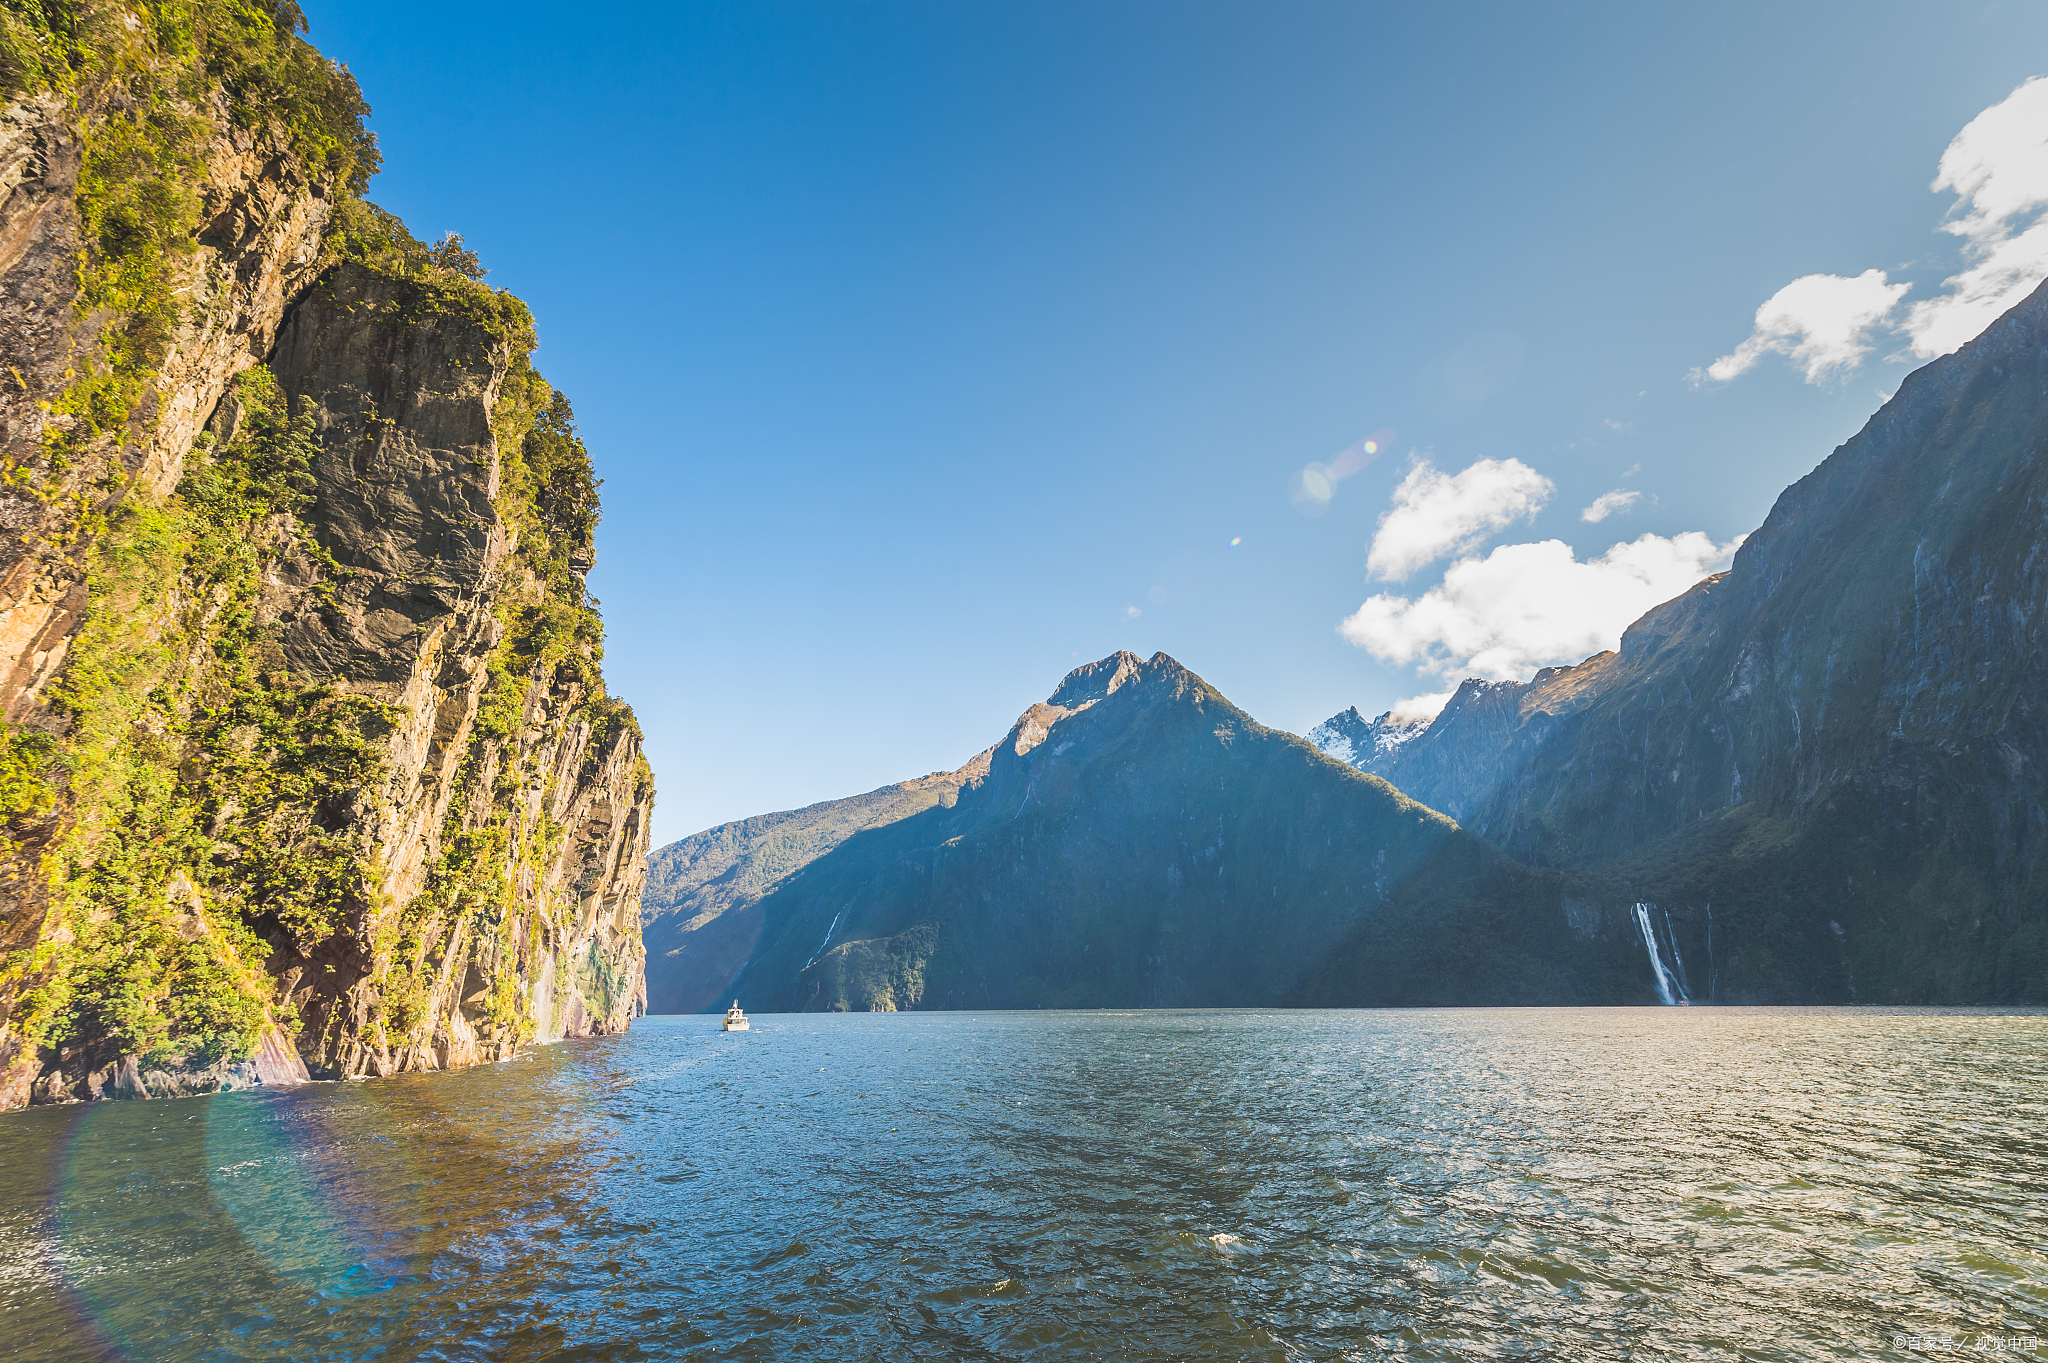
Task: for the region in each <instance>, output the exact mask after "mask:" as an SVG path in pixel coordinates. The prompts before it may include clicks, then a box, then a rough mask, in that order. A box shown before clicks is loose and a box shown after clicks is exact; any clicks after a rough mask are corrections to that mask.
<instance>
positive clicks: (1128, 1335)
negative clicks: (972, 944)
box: [0, 1008, 2048, 1360]
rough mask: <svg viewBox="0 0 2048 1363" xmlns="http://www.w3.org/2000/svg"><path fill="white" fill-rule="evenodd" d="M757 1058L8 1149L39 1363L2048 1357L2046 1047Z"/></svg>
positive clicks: (903, 1023)
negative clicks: (1951, 1340)
mask: <svg viewBox="0 0 2048 1363" xmlns="http://www.w3.org/2000/svg"><path fill="white" fill-rule="evenodd" d="M717 1026H718V1024H717V1020H716V1019H715V1018H697V1017H690V1018H647V1019H643V1020H641V1021H639V1022H637V1023H635V1024H634V1027H633V1029H632V1031H631V1032H630V1033H628V1034H626V1035H624V1036H619V1037H611V1038H600V1039H596V1040H591V1041H581V1042H568V1043H564V1044H561V1045H555V1046H548V1047H543V1048H540V1049H538V1050H537V1051H535V1052H533V1053H531V1054H530V1055H528V1056H527V1057H524V1058H522V1059H519V1060H515V1061H512V1062H508V1063H506V1064H502V1065H496V1066H489V1067H484V1068H479V1069H474V1070H468V1071H463V1072H458V1073H455V1074H444V1075H423V1076H413V1077H400V1078H396V1079H389V1080H379V1081H370V1082H365V1083H356V1084H322V1085H313V1086H308V1087H305V1088H301V1089H297V1090H291V1091H283V1092H263V1093H243V1094H231V1095H223V1096H217V1097H213V1098H207V1099H187V1100H181V1101H170V1102H131V1103H100V1104H94V1105H90V1106H82V1107H70V1108H62V1109H38V1110H34V1111H30V1112H27V1113H21V1114H16V1115H13V1116H9V1117H6V1118H0V1168H4V1169H5V1170H6V1174H7V1177H6V1179H5V1181H4V1185H0V1266H4V1268H0V1305H4V1312H0V1321H4V1322H5V1324H4V1326H0V1334H4V1336H5V1340H6V1349H7V1350H8V1351H9V1356H11V1357H16V1358H29V1359H60V1358H61V1359H70V1358H80V1357H94V1356H102V1357H116V1358H133V1359H152V1360H154V1359H245V1358H246V1359H272V1358H283V1357H290V1358H293V1359H298V1360H307V1359H415V1358H436V1359H439V1358H462V1359H468V1358H475V1359H541V1358H574V1359H641V1358H703V1359H725V1358H759V1359H780V1358H799V1357H808V1358H834V1359H836V1358H846V1359H868V1358H872V1359H904V1358H929V1359H953V1358H968V1359H973V1358H1043V1359H1068V1358H1073V1359H1141V1358H1159V1359H1320V1358H1354V1357H1372V1356H1378V1355H1381V1354H1392V1355H1398V1356H1401V1357H1407V1358H1417V1359H1466V1358H1506V1359H1514V1358H1554V1357H1555V1358H1564V1357H1569V1358H1616V1359H1622V1358H1632V1359H1650V1358H1701V1357H1738V1356H1739V1357H1744V1358H1756V1359H1775V1358H1831V1359H1832V1358H1845V1357H1851V1358H1885V1357H1901V1358H1904V1357H1924V1356H1925V1354H1924V1353H1921V1352H1919V1351H1918V1350H1919V1349H1920V1348H1922V1347H1924V1346H1925V1344H1926V1343H1927V1341H1928V1340H1929V1339H1936V1340H1938V1338H1939V1337H1940V1336H1943V1335H1954V1336H1958V1337H1959V1338H1958V1342H1959V1343H1964V1344H1967V1343H1968V1342H1969V1341H1970V1340H1972V1339H1973V1338H1975V1337H1977V1336H1979V1335H1995V1336H1999V1337H2002V1338H2006V1339H2010V1337H2012V1336H2014V1335H2022V1336H2025V1335H2033V1336H2040V1337H2044V1338H2048V1264H2044V1262H2043V1257H2042V1254H2041V1251H2040V1245H2041V1243H2042V1241H2043V1239H2044V1236H2043V1235H2042V1226H2043V1224H2044V1216H2043V1213H2044V1210H2048V1121H2044V1118H2048V1018H2044V1017H2042V1016H2040V1015H2038V1014H2009V1013H1998V1014H1994V1013H1956V1012H1935V1011H1884V1012H1879V1011H1869V1010H1802V1009H1757V1010H1742V1009H1706V1008H1693V1009H1602V1010H1499V1011H1444V1012H1256V1011H1252V1012H1240V1011H1230V1012H1143V1013H1007V1014H1005V1013H995V1014H980V1015H974V1014H945V1013H935V1014H884V1015H857V1016H844V1015H840V1016H779V1017H763V1018H757V1019H756V1020H755V1025H754V1030H753V1031H752V1032H750V1033H745V1034H735V1035H725V1034H722V1033H720V1032H719V1031H718V1030H717ZM1916 1341H1917V1342H1916ZM2025 1356H2029V1357H2031V1356H2034V1355H2033V1352H2032V1350H2031V1349H2029V1350H2028V1351H2027V1353H2026V1355H2025Z"/></svg>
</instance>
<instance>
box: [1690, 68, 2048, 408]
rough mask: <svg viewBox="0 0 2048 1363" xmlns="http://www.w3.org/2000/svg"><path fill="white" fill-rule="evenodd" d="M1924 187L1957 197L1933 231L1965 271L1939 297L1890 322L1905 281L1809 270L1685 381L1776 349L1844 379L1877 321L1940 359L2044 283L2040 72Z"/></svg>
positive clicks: (2047, 178)
mask: <svg viewBox="0 0 2048 1363" xmlns="http://www.w3.org/2000/svg"><path fill="white" fill-rule="evenodd" d="M1929 188H1931V189H1933V190H1934V192H1935V193H1937V194H1939V193H1941V192H1943V191H1945V190H1946V191H1953V192H1954V193H1955V194H1956V195H1957V196H1958V198H1957V201H1956V204H1955V206H1954V207H1953V208H1951V209H1950V210H1949V214H1948V220H1947V221H1946V222H1944V223H1943V224H1942V225H1941V230H1942V231H1944V232H1948V233H1951V234H1952V235H1954V236H1958V237H1961V238H1962V239H1963V262H1964V268H1963V269H1962V270H1961V271H1959V272H1958V273H1956V274H1953V275H1950V276H1949V277H1948V278H1947V279H1945V280H1943V281H1942V288H1943V290H1944V292H1943V293H1942V294H1941V295H1940V296H1939V297H1936V298H1927V299H1922V300H1921V301H1920V302H1917V303H1915V304H1913V305H1912V306H1911V307H1910V308H1908V309H1906V313H1905V316H1904V317H1903V318H1899V319H1896V320H1895V319H1894V318H1893V309H1894V308H1895V307H1896V305H1897V304H1898V301H1899V299H1900V298H1901V297H1903V296H1904V295H1905V293H1906V291H1907V289H1908V288H1910V287H1911V286H1910V285H1908V284H1892V283H1889V282H1887V280H1886V278H1885V274H1884V271H1882V270H1865V271H1864V272H1863V273H1862V274H1860V275H1854V276H1850V275H1828V274H1810V275H1805V276H1803V277H1801V278H1799V279H1795V280H1793V281H1792V282H1791V283H1790V284H1787V285H1786V286H1785V287H1784V288H1782V289H1780V290H1778V291H1777V292H1776V293H1775V294H1772V295H1771V297H1770V299H1769V301H1767V302H1766V303H1765V304H1764V305H1763V306H1762V307H1760V308H1758V309H1757V312H1756V329H1755V330H1754V331H1752V332H1751V333H1750V336H1749V339H1748V340H1746V341H1744V342H1743V343H1742V344H1741V345H1739V346H1737V347H1736V348H1735V349H1734V350H1733V351H1731V352H1729V353H1728V354H1726V355H1723V356H1722V357H1721V358H1720V359H1718V360H1716V361H1714V362H1713V363H1712V364H1710V365H1708V366H1707V367H1706V368H1705V369H1695V370H1693V371H1692V373H1691V374H1690V375H1688V376H1687V377H1689V378H1690V379H1691V380H1692V381H1693V382H1694V383H1695V384H1698V383H1700V382H1702V381H1703V380H1705V379H1715V380H1718V381H1721V382H1724V383H1725V382H1726V381H1727V380H1729V379H1732V378H1735V377H1736V376H1737V375H1739V374H1743V373H1745V372H1747V371H1748V370H1749V369H1751V368H1753V367H1754V366H1755V365H1756V363H1757V361H1759V360H1761V359H1762V358H1763V357H1764V356H1766V355H1771V354H1779V355H1785V356H1788V357H1789V358H1790V359H1791V360H1792V362H1793V363H1794V364H1797V365H1799V366H1801V367H1802V368H1803V369H1804V370H1805V372H1806V381H1807V382H1808V383H1825V382H1828V381H1830V380H1833V379H1839V378H1846V377H1847V376H1848V375H1849V374H1851V373H1853V372H1854V371H1855V369H1856V368H1857V366H1858V365H1860V364H1862V362H1863V357H1864V356H1865V355H1867V354H1869V353H1870V350H1871V346H1872V344H1873V342H1872V340H1871V333H1872V332H1873V331H1875V330H1877V329H1879V328H1880V327H1882V328H1885V329H1888V330H1891V331H1894V332H1897V333H1900V334H1903V335H1904V336H1905V337H1906V338H1907V339H1908V340H1909V341H1910V342H1911V347H1912V351H1913V353H1914V354H1915V355H1918V356H1920V357H1921V358H1922V359H1928V358H1931V357H1933V356H1935V355H1946V354H1947V353H1948V352H1950V351H1952V350H1954V349H1956V348H1957V347H1958V346H1961V345H1963V344H1964V343H1965V342H1967V341H1970V340H1973V339H1975V338H1976V336H1977V335H1978V334H1979V333H1980V332H1982V331H1983V330H1984V328H1985V327H1987V326H1989V325H1991V323H1992V322H1994V321H1996V320H1997V319H1998V317H1999V316H2000V315H2001V314H2003V313H2005V312H2006V311H2008V310H2009V309H2011V308H2012V307H2013V306H2014V305H2015V304H2017V303H2018V302H2019V301H2020V300H2021V299H2023V298H2025V297H2026V296H2027V295H2028V294H2029V293H2031V292H2033V290H2034V288H2035V286H2036V285H2038V284H2039V283H2040V282H2041V281H2042V279H2044V278H2048V213H2044V212H2043V210H2044V209H2048V79H2044V78H2043V77H2040V76H2035V77H2034V78H2032V79H2031V80H2028V81H2026V82H2025V83H2023V84H2022V85H2021V86H2020V87H2019V88H2018V89H2017V90H2014V91H2013V92H2012V93H2011V94H2010V95H2007V96H2006V97H2005V98H2004V99H2003V100H2000V101H1999V102H1998V103H1996V104H1994V105H1992V106H1991V107H1990V108H1988V109H1986V110H1985V111H1984V112H1983V113H1981V114H1978V115H1977V116H1976V117H1975V118H1973V119H1971V120H1970V121H1969V123H1968V124H1966V125H1965V126H1964V128H1963V130H1962V131H1961V132H1959V133H1957V134H1956V135H1955V139H1954V140H1953V141H1951V142H1950V143H1949V144H1948V149H1947V150H1946V151H1944V152H1942V154H1941V165H1940V166H1939V167H1938V169H1937V171H1936V174H1935V177H1934V183H1933V184H1932V185H1931V186H1929Z"/></svg>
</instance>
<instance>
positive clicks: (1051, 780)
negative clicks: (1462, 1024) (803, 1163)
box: [734, 653, 1639, 1010]
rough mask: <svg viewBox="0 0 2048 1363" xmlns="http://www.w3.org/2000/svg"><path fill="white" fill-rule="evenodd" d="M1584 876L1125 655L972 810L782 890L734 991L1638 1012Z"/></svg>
mask: <svg viewBox="0 0 2048 1363" xmlns="http://www.w3.org/2000/svg"><path fill="white" fill-rule="evenodd" d="M1564 885H1565V882H1564V880H1563V878H1561V877H1557V876H1554V875H1546V874H1544V873H1538V872H1531V871H1529V870H1527V869H1526V868H1523V867H1519V866H1516V865H1515V864H1514V863H1513V862H1511V861H1509V860H1508V859H1507V858H1505V857H1503V856H1501V855H1500V854H1499V853H1497V852H1495V851H1494V850H1493V849H1492V848H1490V847H1488V846H1487V845H1486V844H1485V843H1483V842H1482V841H1480V840H1479V839H1477V838H1475V837H1472V836H1470V835H1468V834H1465V833H1463V832H1461V831H1459V830H1458V829H1457V827H1456V826H1455V825H1454V824H1452V823H1451V822H1450V821H1449V820H1447V819H1445V818H1444V817H1443V816H1441V815H1439V814H1435V813H1433V812H1431V811H1429V810H1427V809H1424V808H1423V807H1422V806H1420V805H1418V804H1416V803H1414V802H1413V801H1411V800H1408V799H1405V798H1404V797H1402V796H1401V795H1400V794H1399V793H1398V792H1396V791H1394V790H1393V789H1392V788H1391V787H1390V786H1388V785H1387V784H1386V783H1385V782H1384V781H1380V780H1377V779H1374V778H1371V777H1367V776H1364V775H1362V774H1360V773H1358V772H1356V771H1354V770H1351V769H1349V768H1347V767H1345V766H1344V765H1342V764H1340V763H1338V762H1335V761H1333V760H1331V759H1330V758H1328V757H1325V756H1324V755H1322V754H1321V753H1319V752H1317V751H1316V750H1315V749H1314V748H1312V747H1311V746H1310V745H1308V744H1307V743H1304V742H1303V741H1302V740H1300V739H1298V738H1294V737H1292V736H1291V735H1287V734H1281V733H1278V732H1275V731H1273V730H1270V729H1267V728H1265V727H1263V726H1262V725H1259V724H1257V723H1255V722H1253V721H1252V720H1251V719H1250V718H1249V717H1247V716H1246V715H1245V714H1244V713H1243V712H1242V711H1240V710H1238V709H1237V708H1236V707H1235V706H1232V705H1231V704H1230V703H1229V702H1228V701H1227V700H1225V699H1224V698H1223V697H1222V696H1220V695H1219V694H1217V693H1216V691H1215V690H1214V689H1213V688H1211V687H1209V686H1208V685H1207V684H1206V683H1204V682H1203V681H1202V680H1201V678H1199V677H1197V676H1195V675H1194V674H1193V673H1191V672H1189V671H1188V670H1187V669H1186V668H1184V667H1182V666H1181V665H1180V664H1179V663H1177V662H1175V661H1174V660H1173V659H1171V658H1169V657H1167V656H1166V655H1164V654H1158V655H1155V656H1154V657H1152V658H1150V659H1139V658H1137V657H1135V656H1133V655H1131V654H1128V653H1124V654H1117V655H1113V656H1112V657H1109V658H1106V659H1104V660H1102V661H1101V662H1099V663H1094V664H1091V665H1089V666H1087V667H1083V668H1080V669H1077V670H1076V671H1075V672H1074V673H1073V674H1071V675H1070V676H1069V677H1068V678H1067V679H1066V680H1065V681H1064V682H1063V683H1062V684H1061V685H1060V687H1059V688H1058V690H1056V691H1055V692H1054V693H1053V694H1052V696H1051V697H1049V698H1048V700H1047V701H1046V702H1045V703H1044V704H1042V705H1036V706H1033V707H1032V708H1031V709H1030V710H1028V711H1026V712H1025V714H1024V715H1023V716H1022V717H1021V718H1020V719H1019V720H1018V721H1017V723H1016V725H1015V726H1013V727H1012V729H1011V731H1010V733H1009V735H1008V736H1007V737H1006V738H1005V739H1004V740H1003V742H1001V743H1000V744H998V745H997V746H996V747H995V748H994V749H993V751H992V753H991V754H990V759H989V764H988V769H987V773H986V776H985V777H984V778H983V779H982V780H981V781H980V782H978V783H975V784H971V785H969V786H966V787H963V788H962V789H961V790H960V792H959V796H958V799H957V800H956V801H955V802H954V803H953V804H952V805H950V806H934V807H932V808H929V809H926V810H924V811H922V812H921V813H917V814H914V815H912V816H910V817H907V818H902V819H899V820H896V821H894V822H891V823H888V824H886V825H884V826H881V827H876V828H871V829H868V830H866V831H864V832H861V833H858V834H856V835H855V836H853V837H851V838H848V839H847V840H846V841H845V842H843V843H841V844H840V845H839V846H838V847H836V848H835V849H833V850H832V851H830V852H828V853H827V854H825V855H823V856H821V857H818V858H817V859H815V860H814V861H812V862H811V863H810V864H809V865H807V866H806V867H804V868H803V869H802V870H801V871H799V872H798V873H797V874H796V875H794V876H792V877H790V878H789V879H788V880H787V881H786V882H784V883H783V884H782V885H780V886H779V887H778V888H776V889H775V890H774V892H773V893H771V894H769V895H768V896H767V897H766V898H765V899H763V900H762V901H761V902H760V904H759V905H758V912H759V915H760V918H761V927H760V930H759V937H758V944H757V945H756V947H755V949H754V951H753V953H752V955H751V957H750V958H749V960H748V962H747V964H746V966H745V968H744V970H743V971H742V972H741V974H740V976H739V979H738V981H737V983H736V984H735V986H734V988H735V989H737V990H739V991H740V992H741V996H742V999H743V1001H745V1002H747V1003H748V1005H749V1006H751V1007H758V1008H764V1009H773V1008H802V1009H853V1010H868V1009H905V1008H920V1007H922V1008H932V1007H936V1008H962V1007H1004V1008H1015V1007H1027V1008H1028V1007H1094V1006H1139V1005H1143V1006H1220V1005H1257V1004H1274V1003H1286V1002H1319V1003H1332V1004H1373V1003H1460V1002H1480V1001H1494V1002H1503V1001H1513V1002H1538V1001H1548V1002H1579V1001H1587V1000H1589V999H1592V998H1596V997H1611V996H1624V997H1632V996H1633V991H1634V990H1635V989H1636V988H1638V987H1639V986H1638V985H1637V984H1635V983H1634V982H1633V981H1632V980H1630V978H1629V977H1628V971H1629V970H1630V969H1631V963H1630V962H1629V961H1628V960H1627V959H1626V958H1625V957H1624V956H1620V955H1616V954H1614V953H1612V952H1611V951H1609V950H1608V947H1607V946H1606V945H1604V944H1603V943H1602V942H1600V941H1597V940H1594V938H1593V937H1590V936H1579V935H1575V934H1574V933H1573V932H1572V931H1571V930H1570V928H1569V924H1568V919H1567V916H1566V909H1565V894H1564ZM1581 909H1582V911H1583V913H1584V915H1585V916H1586V917H1587V919H1588V921H1589V922H1592V921H1595V920H1598V919H1599V918H1600V917H1601V915H1602V914H1603V912H1606V911H1605V910H1602V909H1599V908H1596V907H1594V906H1592V905H1590V904H1588V905H1584V906H1581ZM1610 916H1612V915H1610ZM1614 921H1615V922H1616V923H1618V922H1619V921H1620V920H1619V918H1618V917H1614ZM1333 963H1334V964H1333ZM1603 991H1604V992H1603Z"/></svg>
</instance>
